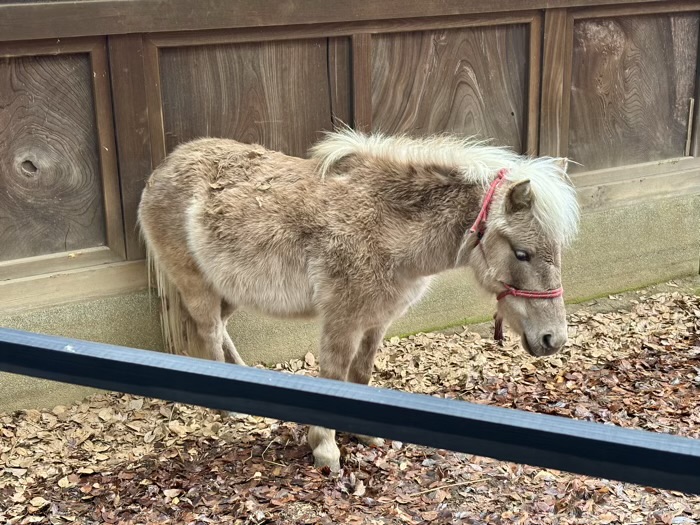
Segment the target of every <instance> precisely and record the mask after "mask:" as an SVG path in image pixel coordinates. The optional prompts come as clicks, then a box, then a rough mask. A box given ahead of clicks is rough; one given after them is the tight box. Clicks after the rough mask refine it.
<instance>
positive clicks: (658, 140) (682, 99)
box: [568, 13, 698, 171]
mask: <svg viewBox="0 0 700 525" xmlns="http://www.w3.org/2000/svg"><path fill="white" fill-rule="evenodd" d="M697 48H698V14H697V13H688V14H657V15H648V16H630V17H623V18H599V19H591V20H579V21H577V22H576V24H575V25H574V50H573V64H572V85H571V113H570V130H569V150H568V155H569V157H571V158H572V159H573V160H575V161H577V162H580V163H581V164H583V166H575V165H574V166H572V171H581V170H593V169H600V168H608V167H614V166H624V165H627V164H637V163H642V162H647V161H652V160H660V159H667V158H673V157H682V156H683V155H684V153H685V149H686V139H687V126H688V120H689V110H690V99H691V98H692V97H694V92H695V65H696V55H697Z"/></svg>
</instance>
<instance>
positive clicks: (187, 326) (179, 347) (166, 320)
mask: <svg viewBox="0 0 700 525" xmlns="http://www.w3.org/2000/svg"><path fill="white" fill-rule="evenodd" d="M146 264H147V268H148V283H149V288H148V291H149V295H150V294H151V292H152V289H153V288H154V287H155V289H156V291H157V294H158V298H159V299H160V305H159V306H160V329H161V333H162V335H163V347H164V349H165V351H166V352H168V353H170V354H177V355H184V356H189V357H201V358H204V359H211V356H208V355H200V352H199V350H200V349H201V348H202V347H201V345H197V344H196V339H195V334H196V328H195V325H194V322H193V321H192V319H191V318H190V316H189V314H188V313H187V310H186V309H185V306H184V305H183V304H182V298H181V296H180V291H179V290H178V289H177V286H175V284H174V283H173V282H172V281H171V280H170V279H169V278H168V275H167V274H166V272H165V271H164V269H163V268H162V267H161V266H160V265H159V264H158V257H157V256H156V255H155V254H154V253H153V252H152V251H151V250H150V249H147V250H146ZM154 285H155V286H154ZM192 343H194V344H192Z"/></svg>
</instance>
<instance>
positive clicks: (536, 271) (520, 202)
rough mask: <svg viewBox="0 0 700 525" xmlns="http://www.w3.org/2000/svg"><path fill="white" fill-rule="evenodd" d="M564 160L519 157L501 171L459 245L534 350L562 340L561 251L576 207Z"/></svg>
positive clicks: (502, 314) (541, 352)
mask: <svg viewBox="0 0 700 525" xmlns="http://www.w3.org/2000/svg"><path fill="white" fill-rule="evenodd" d="M566 168H567V162H566V160H565V159H552V158H539V159H525V160H523V161H522V162H520V163H514V164H513V165H511V167H509V168H507V169H503V170H501V172H500V173H499V176H498V177H497V178H496V179H495V180H494V181H493V182H492V183H491V184H490V186H489V191H487V192H486V195H485V197H484V201H483V203H482V213H481V214H480V215H479V218H477V221H476V222H475V224H474V226H473V227H472V229H471V230H470V231H469V232H467V236H466V238H465V245H464V248H467V250H466V252H467V253H468V255H467V260H466V261H463V262H465V263H467V264H468V265H469V266H471V267H472V268H474V270H475V275H476V277H477V280H478V281H479V283H480V284H481V285H482V286H483V287H485V288H486V289H487V290H489V291H491V292H492V293H495V294H497V297H498V310H497V313H496V323H497V326H498V324H499V323H500V319H504V320H505V321H506V322H507V323H508V324H509V325H510V326H511V328H513V329H514V330H515V331H516V332H517V333H518V334H519V335H520V337H521V341H522V345H523V347H524V348H525V350H526V351H527V352H528V353H530V354H531V355H534V356H545V355H552V354H555V353H557V352H558V351H559V350H561V349H562V348H563V346H564V344H565V343H566V341H567V323H566V309H565V307H564V300H563V297H562V294H563V289H562V282H561V252H562V248H563V247H564V246H565V245H566V244H568V243H569V242H570V241H571V240H572V239H573V237H574V236H575V234H576V230H577V226H578V219H579V207H578V203H577V200H576V193H575V190H574V188H573V186H572V184H571V182H570V181H569V179H568V177H567V176H566Z"/></svg>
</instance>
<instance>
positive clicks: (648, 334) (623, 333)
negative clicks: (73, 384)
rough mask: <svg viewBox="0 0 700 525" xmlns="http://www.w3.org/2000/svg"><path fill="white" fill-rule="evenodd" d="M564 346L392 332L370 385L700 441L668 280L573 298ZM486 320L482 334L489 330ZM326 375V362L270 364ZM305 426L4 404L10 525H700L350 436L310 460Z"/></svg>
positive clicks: (524, 469)
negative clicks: (7, 409) (534, 348)
mask: <svg viewBox="0 0 700 525" xmlns="http://www.w3.org/2000/svg"><path fill="white" fill-rule="evenodd" d="M570 311H571V313H570V316H569V324H570V327H571V328H570V334H571V337H570V341H569V343H568V345H567V347H566V349H565V350H564V351H563V352H562V353H560V354H558V355H556V356H553V357H550V358H544V359H535V358H532V357H529V356H528V355H526V354H525V353H524V352H523V351H522V350H521V349H520V348H519V346H518V343H517V340H515V339H514V338H513V337H512V334H507V339H506V342H505V345H504V347H499V346H498V345H496V344H495V343H494V342H493V341H492V340H491V339H490V338H489V337H488V336H486V337H484V336H482V335H479V333H482V334H484V335H485V332H484V327H481V328H478V329H475V328H474V327H471V328H469V329H462V330H458V331H452V332H451V333H432V334H419V335H415V336H411V337H408V338H404V339H398V338H394V339H392V340H390V341H388V342H387V343H386V344H385V347H384V349H383V350H382V352H381V354H380V355H379V357H378V360H377V364H376V370H375V375H374V379H373V384H375V385H378V386H383V387H388V388H395V389H401V390H409V391H412V392H420V393H424V394H429V395H435V396H439V397H448V398H455V399H463V400H467V401H471V402H475V403H483V404H490V405H498V406H503V407H510V408H518V409H521V410H529V411H534V412H540V413H546V414H554V415H559V416H564V417H569V418H575V419H583V420H590V421H597V422H607V423H610V424H614V425H619V426H623V427H635V428H642V429H646V430H650V431H654V432H666V433H672V434H679V435H683V436H690V437H694V438H698V437H700V435H699V434H700V409H699V408H698V406H699V405H700V403H699V401H700V335H698V334H700V297H698V295H697V294H696V293H693V291H692V289H689V288H688V287H687V286H685V287H683V286H678V285H677V284H675V283H667V284H665V285H663V286H661V287H656V288H655V289H653V290H648V291H641V292H637V293H635V294H632V295H631V296H626V297H625V298H624V300H623V298H621V297H619V296H611V297H609V298H606V299H604V300H598V301H594V302H589V303H587V304H584V305H579V306H575V307H572V308H571V309H570ZM486 328H488V327H486ZM275 368H276V369H278V370H280V371H282V372H287V373H297V374H309V375H315V374H316V373H317V365H316V359H315V358H314V356H313V355H311V354H308V355H307V356H306V358H305V359H304V360H295V361H291V362H288V363H283V364H279V365H276V367H275ZM305 440H306V438H305V428H304V427H302V426H299V425H296V424H294V423H287V422H283V421H277V420H272V419H265V418H260V417H255V416H247V415H237V416H235V417H229V418H222V417H221V416H219V415H218V414H217V413H215V412H214V411H211V410H207V409H203V408H199V407H194V406H188V405H182V404H173V403H166V402H163V401H159V400H154V399H144V398H141V397H136V396H130V395H122V394H109V395H95V396H93V397H91V398H89V399H87V400H86V401H85V402H83V403H79V404H76V405H73V406H69V407H66V406H58V407H55V408H54V409H53V410H51V411H43V412H40V411H35V410H29V411H22V412H17V413H14V414H0V469H1V470H0V523H7V524H25V523H51V524H66V523H76V524H77V523H79V524H97V523H108V524H124V525H127V524H131V525H135V524H156V523H157V524H209V523H213V524H219V523H221V524H227V523H235V524H263V523H270V524H272V523H276V524H290V525H291V524H314V525H315V524H330V523H338V524H419V523H440V524H448V523H449V524H451V523H464V524H475V525H476V524H504V525H505V524H528V525H530V524H561V525H564V524H586V525H592V524H624V525H633V524H673V525H690V524H697V523H700V497H698V496H691V495H686V494H682V493H678V492H670V491H665V490H656V489H653V488H648V487H640V486H636V485H632V484H626V483H620V482H617V481H610V480H603V479H595V478H589V477H586V476H579V475H572V474H568V473H565V472H560V471H555V470H543V469H540V468H536V467H532V466H528V465H518V464H513V463H505V462H500V461H495V460H491V459H488V458H484V457H477V456H472V455H467V454H457V453H453V452H448V451H444V450H436V449H432V448H427V447H422V446H415V445H411V444H406V443H399V442H396V441H393V442H391V441H390V442H388V443H387V445H386V446H385V447H384V448H379V449H378V448H368V447H365V446H363V445H361V444H358V443H357V441H356V440H355V439H354V438H352V437H350V436H347V435H342V434H341V435H340V436H339V441H340V444H341V451H342V453H343V469H342V471H341V473H340V474H339V475H329V474H327V473H324V472H322V471H319V470H317V469H315V468H313V465H312V458H311V453H310V450H309V449H308V447H307V446H306V441H305Z"/></svg>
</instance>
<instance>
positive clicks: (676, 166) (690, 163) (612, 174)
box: [570, 157, 700, 187]
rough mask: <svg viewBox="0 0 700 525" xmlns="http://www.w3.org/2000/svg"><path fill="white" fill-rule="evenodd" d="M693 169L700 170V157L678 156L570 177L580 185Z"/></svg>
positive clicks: (584, 172) (586, 172)
mask: <svg viewBox="0 0 700 525" xmlns="http://www.w3.org/2000/svg"><path fill="white" fill-rule="evenodd" d="M692 170H698V171H700V158H694V157H678V158H674V159H665V160H661V161H653V162H644V163H640V164H630V165H627V166H619V167H615V168H604V169H600V170H592V171H583V172H578V173H572V174H571V175H570V178H571V181H572V182H573V183H574V185H575V186H577V187H578V186H587V185H597V184H607V183H613V182H621V181H626V180H627V181H630V180H634V179H635V178H637V177H648V176H654V175H666V174H672V173H676V172H679V171H684V172H687V171H692Z"/></svg>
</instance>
